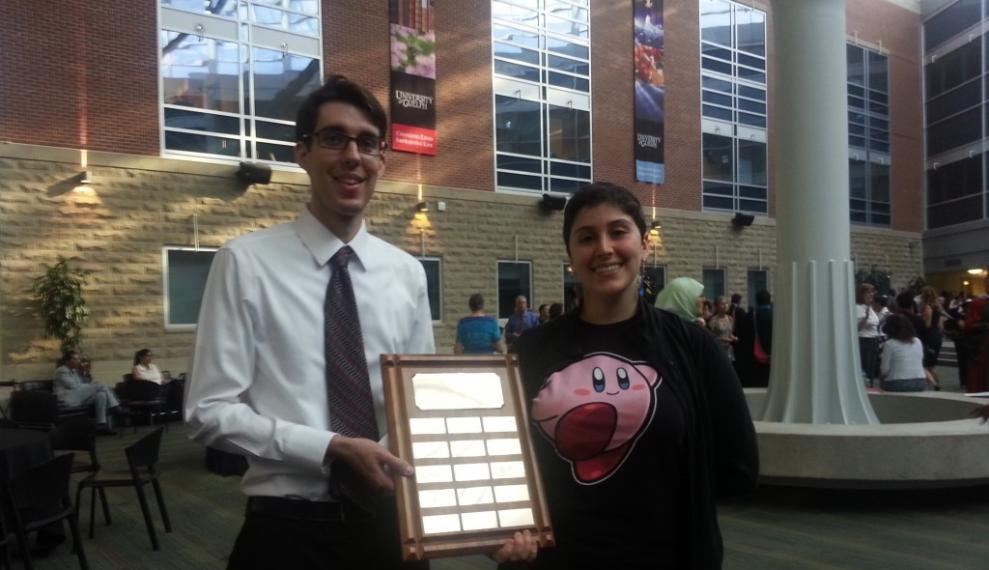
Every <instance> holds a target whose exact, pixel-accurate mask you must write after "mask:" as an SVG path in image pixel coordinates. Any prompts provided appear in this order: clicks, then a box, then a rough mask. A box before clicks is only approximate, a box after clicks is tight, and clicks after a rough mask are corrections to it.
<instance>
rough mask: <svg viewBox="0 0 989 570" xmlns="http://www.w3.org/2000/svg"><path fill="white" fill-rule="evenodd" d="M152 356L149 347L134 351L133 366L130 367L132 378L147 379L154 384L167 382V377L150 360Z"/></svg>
mask: <svg viewBox="0 0 989 570" xmlns="http://www.w3.org/2000/svg"><path fill="white" fill-rule="evenodd" d="M153 358H154V355H153V354H151V349H150V348H142V349H141V350H139V351H137V352H135V353H134V368H132V369H131V376H133V377H134V380H147V381H148V382H154V383H155V384H164V383H166V382H168V378H166V377H164V376H162V373H161V370H158V366H157V365H156V364H155V363H153V362H151V360H152V359H153Z"/></svg>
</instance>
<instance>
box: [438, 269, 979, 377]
mask: <svg viewBox="0 0 989 570" xmlns="http://www.w3.org/2000/svg"><path fill="white" fill-rule="evenodd" d="M576 294H578V295H579V290H578V291H577V292H576ZM475 297H476V298H478V299H481V302H482V303H483V298H482V297H481V295H480V294H479V293H478V294H475V295H473V296H471V311H472V312H471V315H470V316H468V317H465V318H464V319H462V320H461V321H460V323H459V324H458V326H457V344H456V346H455V352H456V353H457V354H494V353H499V352H505V350H507V349H508V348H509V347H511V345H512V343H514V341H515V340H517V339H518V338H519V337H520V336H521V335H522V334H523V333H524V332H526V331H528V330H531V329H534V328H536V327H538V326H540V325H542V324H545V323H547V322H551V321H553V320H555V319H557V318H559V317H560V316H561V315H562V314H563V312H564V306H563V304H561V303H553V304H549V303H545V304H542V305H540V306H539V309H538V311H537V312H533V311H530V310H529V309H528V300H527V299H526V297H525V296H522V295H520V296H518V297H517V298H516V299H515V309H514V311H513V313H512V315H511V316H510V317H509V318H508V321H507V323H506V325H505V328H504V336H505V338H504V339H502V338H501V334H500V329H499V327H498V321H497V320H496V319H495V318H494V317H485V318H486V319H488V320H489V321H490V322H488V323H486V325H485V329H486V330H488V331H489V332H488V333H487V334H488V336H487V337H485V338H486V340H485V341H484V342H483V343H482V344H483V346H475V347H474V348H471V349H467V347H468V346H469V345H470V346H474V345H471V342H472V341H471V340H470V339H471V338H472V335H475V336H474V337H473V338H476V334H477V333H476V332H472V331H474V330H476V329H477V328H478V327H479V326H480V325H478V324H475V323H476V322H477V319H479V318H480V317H481V316H482V315H483V313H481V314H478V313H476V311H475V309H474V304H473V302H474V300H475ZM741 300H742V296H741V295H740V294H738V293H735V294H733V295H732V296H731V297H730V298H729V297H725V296H719V297H717V298H716V299H714V301H713V302H712V301H711V299H708V298H707V297H705V295H704V285H703V284H702V283H700V282H699V281H697V280H696V279H693V278H691V277H677V278H675V279H673V280H671V281H670V282H669V283H667V284H666V286H665V287H663V289H662V290H660V291H659V292H658V294H656V296H655V306H656V307H657V308H659V309H663V310H666V311H669V312H671V313H673V314H674V315H676V316H678V317H680V318H681V319H683V320H686V321H690V322H693V323H696V324H697V325H699V326H701V327H704V328H706V329H708V330H709V331H710V332H711V334H713V335H714V336H715V338H716V339H717V340H718V343H719V346H720V347H721V349H722V350H723V351H724V353H725V355H726V356H727V357H728V359H729V360H730V361H731V362H732V363H733V365H734V367H735V372H736V374H737V375H738V378H739V381H740V382H741V383H742V386H744V387H752V388H756V387H766V386H768V385H769V364H770V355H771V354H772V338H773V307H772V297H771V295H770V293H769V292H768V291H765V290H762V291H759V292H757V293H756V296H755V305H754V306H750V307H748V309H747V310H746V309H744V308H742V306H741ZM575 301H576V302H575V303H574V304H575V305H576V306H578V307H579V298H578V299H575ZM855 301H856V305H855V322H856V327H857V332H858V342H859V356H860V358H861V362H860V365H861V369H862V374H863V377H864V378H865V381H866V382H867V385H868V387H870V388H874V387H878V388H880V389H882V390H885V391H896V392H904V391H923V390H940V389H941V379H940V378H939V377H938V372H937V366H938V364H939V362H940V354H941V349H942V346H943V344H944V342H945V340H950V341H953V342H954V343H955V347H956V355H957V360H958V369H959V379H960V382H961V385H962V386H963V387H964V388H966V390H967V391H968V392H982V391H986V390H989V365H987V359H989V357H987V354H989V297H987V296H983V297H975V298H967V297H966V296H965V295H964V294H962V293H958V294H951V293H948V292H941V293H940V294H938V292H937V291H936V290H935V289H934V288H933V287H930V286H925V287H921V288H920V289H919V290H914V289H908V288H905V289H903V290H901V291H899V292H894V291H890V292H888V294H879V291H877V289H876V287H875V285H872V284H870V283H861V284H859V285H858V286H856V290H855ZM498 343H501V344H498ZM499 347H500V348H499Z"/></svg>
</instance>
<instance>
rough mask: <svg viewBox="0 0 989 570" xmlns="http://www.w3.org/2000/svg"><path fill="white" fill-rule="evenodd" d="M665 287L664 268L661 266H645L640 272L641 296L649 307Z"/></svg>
mask: <svg viewBox="0 0 989 570" xmlns="http://www.w3.org/2000/svg"><path fill="white" fill-rule="evenodd" d="M665 287H666V268H665V267H663V266H661V265H647V266H645V267H644V268H643V270H642V296H643V297H645V299H646V302H647V303H649V304H650V305H652V304H654V303H655V302H656V296H657V295H659V292H660V291H662V290H663V289H664V288H665Z"/></svg>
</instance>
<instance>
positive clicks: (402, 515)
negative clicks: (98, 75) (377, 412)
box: [381, 354, 554, 560]
mask: <svg viewBox="0 0 989 570" xmlns="http://www.w3.org/2000/svg"><path fill="white" fill-rule="evenodd" d="M464 372H468V373H477V372H479V373H492V372H493V373H494V374H496V375H497V376H498V378H499V380H500V384H501V389H502V395H503V397H504V405H503V407H502V408H500V409H499V410H497V411H496V412H488V411H483V410H482V411H478V410H477V409H469V408H466V409H451V410H446V411H442V410H440V411H438V410H429V411H423V410H419V409H418V408H417V407H416V404H415V395H414V393H413V391H414V388H413V384H412V378H413V377H414V376H415V375H416V374H420V373H427V374H436V373H464ZM381 376H382V380H383V383H384V393H385V409H386V415H387V418H388V434H389V435H388V445H389V448H390V450H391V452H392V453H393V454H395V455H397V456H398V457H401V458H402V459H404V460H406V461H408V462H409V463H411V464H412V465H414V466H416V467H417V469H418V468H419V467H421V466H430V465H435V464H436V463H440V462H441V463H443V464H448V465H450V466H451V467H450V469H451V473H454V472H455V466H457V465H464V464H467V463H475V462H477V461H479V460H481V461H483V460H484V459H485V458H487V459H489V460H490V459H492V455H493V454H491V453H490V451H491V447H490V444H489V443H487V442H488V441H489V436H488V434H487V433H475V434H472V435H469V436H463V435H459V434H458V435H452V436H451V434H449V433H448V434H447V435H431V436H422V435H416V434H413V433H412V429H411V427H410V423H411V422H410V420H411V419H413V418H451V417H465V419H473V418H467V417H466V416H478V417H480V418H482V419H483V418H484V417H485V415H488V414H491V413H497V414H498V415H499V416H501V417H502V419H503V418H504V417H505V416H507V415H509V414H510V415H512V416H514V418H515V424H516V429H517V437H518V441H519V444H520V445H519V448H520V453H519V454H515V455H512V456H509V457H508V459H514V460H515V462H518V461H521V462H522V463H523V465H524V468H525V469H524V470H525V472H524V485H525V486H526V488H527V490H528V497H527V500H525V501H517V502H508V503H503V504H501V506H503V507H505V508H512V507H515V508H516V512H519V511H521V512H525V510H526V509H530V508H531V513H532V524H523V525H521V526H511V525H507V526H506V525H505V524H504V522H505V521H507V520H509V519H508V517H507V516H506V517H505V518H502V513H505V512H508V511H506V510H498V509H499V503H498V501H500V499H498V500H497V501H495V500H492V501H491V502H490V503H488V504H487V505H476V504H475V505H467V506H463V505H461V499H460V494H459V493H460V491H467V490H468V489H463V488H462V486H463V485H470V484H473V485H477V484H479V483H480V484H482V485H484V484H485V483H486V484H487V485H490V486H492V487H491V488H494V489H495V491H497V489H498V488H506V487H499V486H498V483H497V478H495V477H494V475H493V473H494V471H493V470H489V473H491V474H492V475H491V478H492V479H493V480H494V481H491V480H489V481H473V482H472V483H462V482H460V481H457V480H456V479H455V478H453V479H451V480H450V482H449V483H446V484H444V485H445V486H446V487H449V488H450V489H441V490H440V492H441V493H444V492H449V493H451V494H455V496H456V497H457V500H456V504H455V505H452V506H445V507H428V508H426V509H425V510H426V512H427V514H425V515H424V514H423V510H424V509H423V508H421V507H420V497H421V495H420V491H423V490H425V491H429V490H431V489H435V487H436V486H437V484H436V483H433V484H430V483H420V482H419V481H418V480H417V478H415V477H411V478H410V477H398V478H397V479H398V480H397V483H396V486H395V498H396V502H397V505H398V517H399V532H400V535H401V544H402V558H403V559H404V560H423V559H429V558H441V557H446V556H460V555H464V554H476V553H482V552H483V553H490V552H493V551H495V550H497V549H498V547H499V546H501V545H502V544H503V543H504V541H505V540H507V539H510V538H511V537H512V536H513V534H514V533H515V532H516V531H519V530H526V529H528V530H529V531H530V532H531V533H532V534H533V536H534V537H535V538H536V539H537V540H538V542H539V546H540V548H544V547H548V546H553V544H554V535H553V530H552V527H551V524H550V517H549V510H548V508H547V506H546V500H545V494H544V492H543V486H542V479H541V477H540V474H539V466H538V465H537V464H536V460H535V452H534V450H533V447H532V440H531V432H530V430H529V410H528V403H527V402H526V399H525V394H524V392H523V391H522V384H521V380H520V376H519V371H518V359H517V358H516V356H515V355H505V356H444V355H429V356H425V355H396V354H383V355H381ZM434 421H435V419H434ZM443 421H444V422H445V421H446V420H445V419H444V420H443ZM443 425H449V424H446V423H444V424H443ZM484 425H485V426H487V425H488V424H487V423H486V422H485V423H484ZM485 429H486V428H485ZM463 437H474V438H484V440H485V449H487V450H488V455H486V456H484V457H483V458H478V457H473V458H463V457H454V456H453V454H451V456H450V457H449V458H446V459H432V458H425V459H423V458H419V459H416V457H415V456H414V454H413V445H412V444H413V442H414V441H415V442H417V443H418V442H420V440H424V439H425V440H426V441H425V442H427V443H428V442H430V441H431V442H439V441H447V442H450V441H453V440H455V439H459V438H463ZM492 439H493V438H492ZM464 443H467V442H464ZM447 445H449V443H447ZM450 449H452V447H451V448H450ZM495 459H502V457H497V458H495ZM485 465H488V466H491V467H492V469H493V466H494V463H487V464H485ZM504 481H505V482H506V483H509V484H511V483H514V485H509V486H510V487H514V488H516V489H517V488H518V487H519V486H520V485H521V484H523V481H522V477H516V478H514V479H505V480H504ZM475 488H476V487H475ZM451 496H454V495H451ZM523 503H524V504H523ZM519 507H520V508H519ZM465 509H466V510H465ZM480 511H485V512H480ZM489 513H490V516H491V517H494V516H495V513H497V516H496V520H497V521H498V527H497V528H487V529H484V530H463V529H462V528H461V529H460V530H456V531H449V532H436V531H435V530H434V531H433V532H425V530H424V526H425V523H424V520H425V519H424V517H431V516H432V515H437V514H438V515H447V516H448V517H449V516H456V517H457V519H456V520H459V521H463V522H464V524H466V521H467V519H466V518H465V517H464V516H463V515H465V514H467V515H468V516H470V515H485V516H488V515H489Z"/></svg>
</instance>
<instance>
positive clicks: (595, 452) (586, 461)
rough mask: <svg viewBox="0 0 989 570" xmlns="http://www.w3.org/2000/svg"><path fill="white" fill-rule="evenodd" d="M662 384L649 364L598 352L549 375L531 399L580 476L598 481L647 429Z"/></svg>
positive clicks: (583, 480)
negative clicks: (658, 389) (657, 391)
mask: <svg viewBox="0 0 989 570" xmlns="http://www.w3.org/2000/svg"><path fill="white" fill-rule="evenodd" d="M661 383H662V379H661V378H659V373H658V372H657V371H656V370H655V369H654V368H653V367H651V366H649V365H648V364H646V363H643V362H638V363H636V362H631V361H629V360H626V359H624V358H622V357H620V356H617V355H614V354H609V353H604V352H599V353H594V354H591V355H588V356H587V357H585V358H584V359H583V360H580V361H578V362H575V363H573V364H571V365H569V366H567V367H566V368H564V369H563V370H560V371H558V372H554V373H553V374H552V375H550V377H549V379H547V380H546V384H545V385H543V387H542V389H541V390H539V393H538V394H536V397H535V399H534V400H533V401H532V418H533V421H535V422H536V423H537V424H538V425H539V428H540V430H541V431H542V432H543V434H544V435H545V436H546V437H547V438H549V439H550V440H551V441H552V442H553V443H554V445H555V446H556V451H557V453H558V454H559V455H560V457H562V458H564V459H566V460H567V461H569V462H570V464H571V465H572V467H573V473H574V477H575V478H576V479H577V481H579V482H580V483H584V484H593V483H599V482H601V481H604V480H605V479H607V478H608V477H609V476H611V474H612V473H614V472H615V471H616V470H617V469H618V467H620V466H621V464H622V462H623V461H625V458H626V457H627V456H628V454H629V452H630V451H631V450H632V448H633V447H634V446H635V442H636V441H637V440H638V438H639V436H640V435H642V433H643V432H645V430H646V428H647V427H648V425H649V422H650V421H651V420H652V417H653V413H654V412H655V409H656V404H655V387H656V386H658V385H659V384H661Z"/></svg>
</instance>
